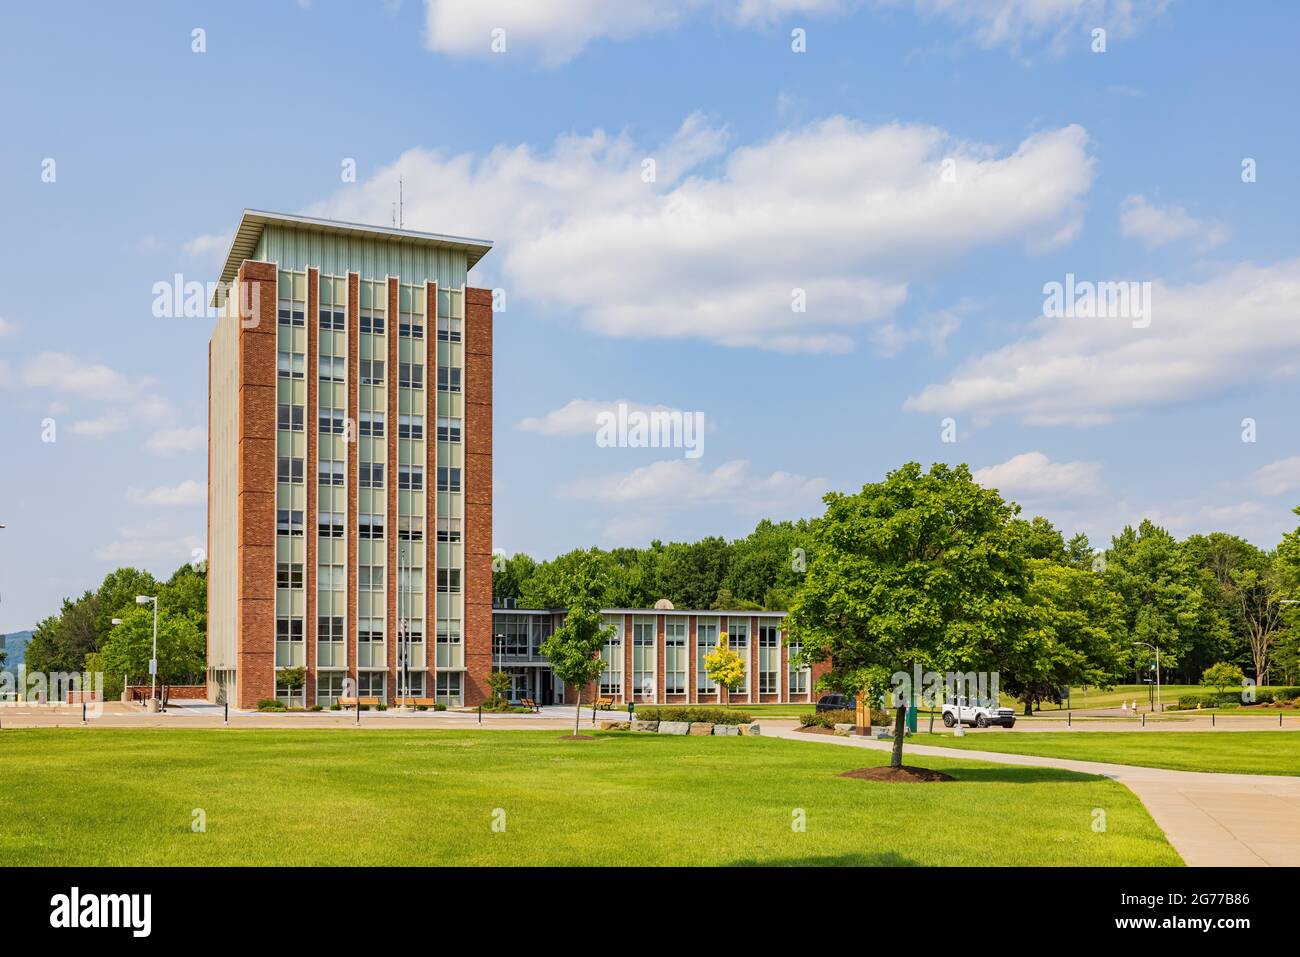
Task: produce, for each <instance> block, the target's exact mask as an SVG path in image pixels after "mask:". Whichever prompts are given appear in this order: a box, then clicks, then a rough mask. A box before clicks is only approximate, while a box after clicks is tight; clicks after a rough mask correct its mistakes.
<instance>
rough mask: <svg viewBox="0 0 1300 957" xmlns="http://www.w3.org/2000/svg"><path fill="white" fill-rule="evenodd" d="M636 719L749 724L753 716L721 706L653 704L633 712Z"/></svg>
mask: <svg viewBox="0 0 1300 957" xmlns="http://www.w3.org/2000/svg"><path fill="white" fill-rule="evenodd" d="M634 715H635V717H636V719H637V720H638V721H692V722H695V721H697V722H700V723H701V724H749V723H750V722H751V721H753V720H754V716H753V715H751V714H747V713H745V712H744V711H727V710H724V709H722V708H675V707H672V706H659V705H656V706H653V707H649V708H638V709H637V710H636V712H635V713H634Z"/></svg>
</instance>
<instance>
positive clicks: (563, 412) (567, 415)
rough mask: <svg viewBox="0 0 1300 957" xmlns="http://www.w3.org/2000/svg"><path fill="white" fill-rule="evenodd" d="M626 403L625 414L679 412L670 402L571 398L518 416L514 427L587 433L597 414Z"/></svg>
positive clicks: (591, 433) (591, 430)
mask: <svg viewBox="0 0 1300 957" xmlns="http://www.w3.org/2000/svg"><path fill="white" fill-rule="evenodd" d="M620 404H621V405H625V406H627V409H628V414H629V415H630V414H631V413H633V412H644V413H647V414H648V413H650V412H680V411H682V410H680V409H675V408H673V407H672V406H670V405H645V404H643V403H640V402H628V401H627V400H626V399H617V400H615V401H613V402H601V401H599V400H597V399H574V400H572V401H571V402H567V403H565V404H564V405H562V406H560V408H558V409H552V410H551V411H550V412H547V413H546V414H545V415H541V416H530V417H528V418H526V419H521V420H520V422H519V424H518V425H517V426H516V428H518V429H519V430H520V431H521V432H536V433H537V434H539V435H589V436H595V434H596V428H597V424H596V416H598V415H600V414H601V413H602V412H608V413H610V414H614V415H616V414H617V412H618V407H619V405H620Z"/></svg>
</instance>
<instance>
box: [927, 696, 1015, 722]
mask: <svg viewBox="0 0 1300 957" xmlns="http://www.w3.org/2000/svg"><path fill="white" fill-rule="evenodd" d="M958 721H960V722H961V723H962V724H973V725H974V726H975V727H977V728H987V727H989V726H990V725H994V724H998V725H1001V726H1002V727H1004V728H1011V727H1014V726H1015V723H1016V713H1015V711H1013V710H1012V709H1011V708H999V707H996V706H994V705H993V704H992V703H991V702H987V701H967V700H966V699H965V698H958V699H957V700H956V701H945V702H944V703H943V726H944V727H945V728H951V727H954V726H955V725H956V724H957V722H958Z"/></svg>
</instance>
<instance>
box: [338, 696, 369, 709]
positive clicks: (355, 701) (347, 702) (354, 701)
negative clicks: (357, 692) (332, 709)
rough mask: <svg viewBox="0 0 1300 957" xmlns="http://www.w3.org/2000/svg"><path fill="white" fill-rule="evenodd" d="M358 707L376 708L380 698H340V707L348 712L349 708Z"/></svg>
mask: <svg viewBox="0 0 1300 957" xmlns="http://www.w3.org/2000/svg"><path fill="white" fill-rule="evenodd" d="M358 705H365V706H366V707H367V708H375V707H378V705H379V699H378V698H339V707H340V708H342V709H343V710H344V711H346V710H347V709H348V708H355V707H357V706H358Z"/></svg>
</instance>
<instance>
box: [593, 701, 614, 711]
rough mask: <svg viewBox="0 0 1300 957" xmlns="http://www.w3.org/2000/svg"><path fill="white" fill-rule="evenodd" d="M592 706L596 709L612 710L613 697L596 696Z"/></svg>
mask: <svg viewBox="0 0 1300 957" xmlns="http://www.w3.org/2000/svg"><path fill="white" fill-rule="evenodd" d="M592 707H593V708H595V709H596V710H597V711H613V710H614V699H613V698H597V699H596V703H595V704H593V705H592Z"/></svg>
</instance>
